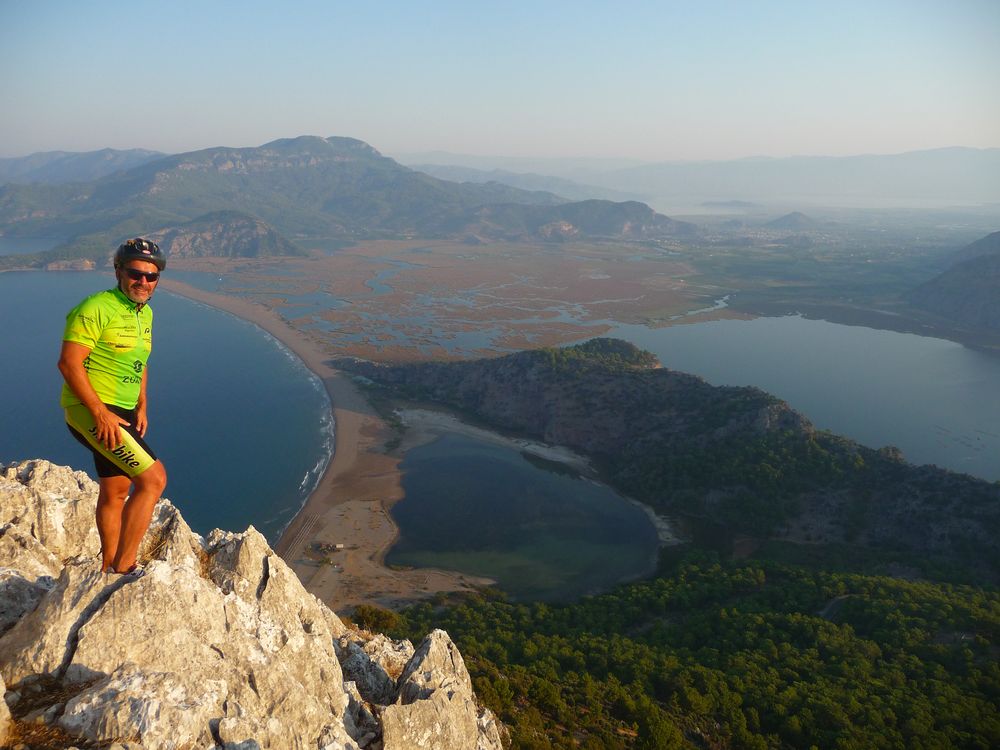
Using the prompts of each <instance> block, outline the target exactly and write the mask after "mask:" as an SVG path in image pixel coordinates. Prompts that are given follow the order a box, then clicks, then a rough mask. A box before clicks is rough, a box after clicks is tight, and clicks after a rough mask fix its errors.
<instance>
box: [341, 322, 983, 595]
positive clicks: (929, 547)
mask: <svg viewBox="0 0 1000 750" xmlns="http://www.w3.org/2000/svg"><path fill="white" fill-rule="evenodd" d="M342 366H343V367H344V368H345V369H347V370H350V371H353V372H355V373H358V374H360V375H363V376H365V377H366V378H368V379H369V380H370V381H373V382H374V383H376V384H379V385H380V386H381V387H383V388H385V389H387V390H388V392H389V393H390V394H391V395H392V396H395V397H401V398H408V399H415V400H421V401H430V402H434V403H439V404H444V405H447V406H450V407H452V408H455V409H458V410H460V411H462V412H464V413H465V414H468V415H471V416H473V417H474V418H476V419H479V420H481V421H484V422H486V423H488V424H489V425H491V426H493V427H496V428H500V429H503V430H508V431H511V432H515V433H517V434H520V435H524V436H527V437H530V438H534V439H540V440H544V441H546V442H550V443H556V444H559V445H565V446H567V447H570V448H573V449H574V450H576V451H578V452H581V453H584V454H586V455H588V456H589V457H591V458H592V459H593V461H594V462H595V464H596V465H597V466H599V467H600V468H601V469H602V472H603V473H604V475H605V476H606V478H607V479H608V480H609V481H610V482H611V483H613V484H614V485H615V486H617V487H618V488H619V489H620V490H622V491H624V492H625V493H627V494H630V495H632V496H633V497H636V498H637V499H641V500H643V501H645V502H647V503H648V504H650V505H651V506H652V507H653V508H655V509H657V510H659V511H661V512H667V513H686V514H690V515H693V516H697V517H701V518H706V519H709V520H711V521H713V522H716V523H720V524H723V525H725V526H727V527H729V528H732V529H735V530H739V531H744V532H750V533H752V534H758V535H771V536H776V537H781V538H787V539H791V540H794V541H808V542H838V543H839V542H851V543H855V544H863V545H866V546H870V547H876V548H879V549H881V550H897V551H899V552H900V553H901V554H904V555H906V554H910V555H912V554H920V555H926V556H935V557H938V558H940V559H941V560H942V561H945V562H949V564H950V563H951V562H959V563H960V564H962V565H966V566H970V568H971V569H975V570H977V571H978V573H977V575H981V576H985V577H987V578H990V579H996V578H998V571H1000V553H998V550H997V547H996V544H995V538H996V534H997V533H998V532H1000V484H998V483H992V484H991V483H988V482H984V481H981V480H977V479H974V478H972V477H969V476H966V475H962V474H955V473H952V472H948V471H944V470H942V469H938V468H936V467H933V466H923V467H916V466H911V465H909V464H907V463H906V462H905V461H903V459H902V457H901V456H900V455H899V454H898V451H896V450H895V449H892V448H884V449H881V450H873V449H871V448H867V447H865V446H862V445H859V444H857V443H855V442H853V441H850V440H847V439H845V438H841V437H838V436H836V435H833V434H830V433H826V432H821V431H818V430H816V429H814V428H813V426H812V425H811V424H810V423H809V422H808V420H806V419H805V418H804V417H803V416H802V415H801V414H799V413H798V412H796V411H794V410H793V409H792V408H791V407H789V406H788V404H786V403H785V402H783V401H781V400H779V399H777V398H775V397H774V396H771V395H770V394H767V393H765V392H763V391H761V390H759V389H756V388H731V387H715V386H712V385H709V384H708V383H706V382H705V381H704V380H702V379H701V378H699V377H696V376H694V375H688V374H685V373H680V372H675V371H672V370H669V369H666V368H663V367H660V366H659V365H658V363H657V362H656V360H655V358H654V357H653V355H651V354H649V353H648V352H643V351H641V350H639V349H637V348H636V347H634V346H632V345H631V344H628V343H626V342H623V341H615V340H610V339H595V340H594V341H590V342H587V343H586V344H582V345H579V346H575V347H570V348H566V349H542V350H536V351H528V352H520V353H517V354H513V355H510V356H507V357H502V358H498V359H488V360H477V361H471V362H456V363H433V362H428V363H419V364H410V365H398V366H391V365H376V364H372V363H366V362H343V363H342Z"/></svg>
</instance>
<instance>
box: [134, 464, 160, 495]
mask: <svg viewBox="0 0 1000 750" xmlns="http://www.w3.org/2000/svg"><path fill="white" fill-rule="evenodd" d="M132 481H133V482H134V483H135V486H136V488H137V489H143V490H151V491H154V492H156V494H157V496H159V495H160V494H162V492H163V490H164V489H166V486H167V470H166V469H165V468H164V467H163V462H162V461H157V462H156V463H154V464H153V465H152V466H150V467H149V468H148V469H146V470H145V471H144V472H142V473H141V474H138V475H137V476H135V477H133V478H132Z"/></svg>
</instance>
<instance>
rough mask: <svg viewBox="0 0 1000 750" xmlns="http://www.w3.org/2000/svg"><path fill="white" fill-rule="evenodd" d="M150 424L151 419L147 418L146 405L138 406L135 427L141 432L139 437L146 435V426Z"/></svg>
mask: <svg viewBox="0 0 1000 750" xmlns="http://www.w3.org/2000/svg"><path fill="white" fill-rule="evenodd" d="M126 424H127V423H126ZM148 426H149V420H147V419H146V407H145V406H137V407H136V410H135V429H136V432H138V433H139V437H146V428H147V427H148Z"/></svg>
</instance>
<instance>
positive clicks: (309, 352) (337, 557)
mask: <svg viewBox="0 0 1000 750" xmlns="http://www.w3.org/2000/svg"><path fill="white" fill-rule="evenodd" d="M164 282H165V283H164V289H165V291H167V292H169V293H171V294H177V295H179V296H181V297H186V298H188V299H191V300H194V301H196V302H200V303H202V304H205V305H208V306H210V307H214V308H217V309H219V310H223V311H225V312H228V313H230V314H232V315H235V316H236V317H238V318H241V319H243V320H246V321H248V322H250V323H253V324H254V325H256V326H258V327H259V328H261V330H263V331H265V332H266V333H268V334H270V335H271V336H273V337H274V338H275V339H277V340H278V341H279V342H281V344H282V345H283V346H285V347H286V348H287V349H288V350H289V351H290V352H291V353H292V354H294V355H295V356H296V357H298V358H299V360H300V361H301V362H302V364H303V365H304V366H305V367H306V369H307V370H309V371H310V372H311V373H312V374H313V375H315V376H316V377H317V378H319V380H320V382H321V383H322V384H323V387H324V389H325V390H326V393H327V397H328V398H329V400H330V405H331V409H332V413H333V420H334V447H333V453H332V455H331V458H330V460H329V462H328V463H327V466H326V468H325V469H324V471H323V473H322V475H321V476H320V477H319V480H318V481H317V483H316V485H315V487H314V488H313V490H312V492H311V493H310V494H309V496H308V497H307V498H306V500H305V502H304V503H303V505H302V507H301V508H300V509H299V510H298V512H297V513H296V515H295V516H294V517H293V518H292V520H291V521H290V522H289V524H288V525H287V526H286V527H285V529H284V530H283V532H282V534H281V537H280V539H279V540H278V542H277V543H276V544H275V547H274V549H275V552H276V553H277V554H278V555H280V556H281V557H282V559H284V560H285V562H286V563H287V564H288V565H289V566H290V567H291V568H292V570H294V571H295V573H296V575H298V577H299V579H300V580H301V581H302V584H303V586H305V588H306V590H308V591H309V592H310V593H312V594H313V595H315V596H316V597H318V598H319V599H321V600H322V601H323V602H324V603H325V604H327V605H328V606H330V607H331V609H333V610H334V611H343V610H344V609H345V608H352V607H354V606H357V605H359V604H370V603H374V604H378V605H380V606H390V607H391V606H398V605H400V604H403V603H407V602H414V601H418V600H420V599H425V598H428V597H430V596H433V595H434V594H437V593H445V592H454V591H473V590H477V589H479V588H481V587H483V586H485V585H489V584H490V583H492V581H489V580H488V579H482V578H476V577H475V576H469V575H465V574H462V573H458V572H454V571H444V570H436V569H419V570H392V569H389V568H387V567H385V565H384V558H385V555H386V553H387V552H388V550H389V549H390V548H391V547H392V545H393V544H394V543H395V541H396V540H397V538H398V536H399V529H398V527H397V526H396V524H395V522H394V521H393V520H392V517H391V515H390V514H389V509H390V508H391V507H392V505H393V504H395V503H396V502H398V501H399V500H401V499H402V497H403V489H402V484H401V481H400V472H399V462H400V459H399V458H397V457H393V456H390V455H387V454H386V453H385V451H384V450H382V446H383V445H384V443H385V441H386V440H387V439H388V438H389V437H390V430H389V427H388V426H387V425H386V424H385V423H384V421H383V420H382V419H381V418H380V417H379V416H378V414H377V413H376V412H375V410H374V409H373V408H372V407H371V405H370V404H369V403H368V401H367V400H366V399H365V397H364V396H363V395H362V394H361V392H360V391H359V390H358V388H357V386H356V385H355V384H354V382H353V381H352V380H351V378H350V377H349V376H348V375H346V374H344V373H342V372H340V371H339V370H337V369H335V368H334V367H332V366H331V365H330V364H329V360H330V359H332V358H333V357H334V356H337V353H334V352H331V351H328V350H327V348H326V347H325V346H324V345H323V344H321V343H319V342H317V341H315V340H313V339H311V338H310V337H309V336H308V335H307V334H306V333H303V332H302V331H299V330H297V329H295V328H293V327H292V326H291V325H290V324H289V323H288V322H287V321H285V320H284V319H283V318H282V317H281V316H280V315H278V313H276V312H275V311H273V310H271V309H269V308H267V307H265V306H263V305H260V304H258V303H255V302H251V301H249V300H245V299H241V298H239V297H234V296H229V295H224V294H219V293H216V292H207V291H204V290H202V289H198V288H197V287H194V286H192V285H190V284H186V283H184V282H181V281H177V280H175V279H166V278H165V279H164ZM317 545H326V546H327V547H328V548H329V549H330V550H333V551H332V553H331V554H328V555H327V554H317V553H316V548H317ZM338 545H342V548H341V549H337V546H338Z"/></svg>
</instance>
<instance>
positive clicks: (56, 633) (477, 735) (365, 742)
mask: <svg viewBox="0 0 1000 750" xmlns="http://www.w3.org/2000/svg"><path fill="white" fill-rule="evenodd" d="M95 503H96V485H94V483H93V482H90V480H89V479H87V478H86V476H85V475H83V474H81V473H80V472H73V471H72V470H70V469H67V468H65V467H57V466H53V465H51V464H49V463H48V462H45V461H28V462H24V463H21V464H18V465H16V466H12V467H7V468H5V469H2V470H0V512H2V515H0V522H2V524H3V525H2V526H0V594H3V597H4V598H3V601H2V604H0V677H2V679H3V681H4V682H2V683H0V685H3V684H6V685H10V686H13V688H14V689H15V690H16V691H18V692H20V693H22V694H24V695H30V696H32V700H31V701H27V700H23V701H18V702H16V703H13V710H14V715H15V716H16V717H17V718H22V719H23V718H27V717H25V716H22V715H21V714H20V713H18V706H20V705H24V706H26V709H25V713H27V712H28V711H29V709H28V708H27V707H28V706H30V707H31V708H30V716H31V718H32V720H37V721H40V722H42V723H46V724H50V725H53V726H56V727H58V728H60V729H62V730H63V731H65V732H67V733H68V734H69V735H70V736H71V737H75V738H78V739H79V744H81V745H87V746H91V745H100V746H108V747H115V746H116V745H117V746H119V747H128V748H129V750H172V749H173V748H182V747H185V748H186V747H205V748H210V747H212V748H223V749H224V750H250V749H251V748H257V750H260V749H261V748H276V749H281V750H284V748H303V749H304V748H310V750H311V749H312V748H323V749H325V750H363V749H365V748H372V749H373V750H374V748H379V747H382V748H384V749H385V750H401V749H402V748H406V749H407V750H410V749H411V748H418V747H438V748H447V750H460V749H461V748H466V747H468V748H477V750H479V749H480V748H481V749H482V750H494V748H499V744H497V745H493V744H491V743H492V740H491V739H490V738H491V737H493V736H494V735H496V726H495V720H494V719H492V718H491V715H489V716H486V715H485V714H483V713H482V712H480V711H478V709H477V708H476V705H475V700H474V696H473V694H472V687H471V683H470V681H469V675H468V672H467V671H466V670H465V665H464V663H463V662H462V659H461V655H460V654H458V651H457V649H456V648H455V647H454V644H452V643H451V641H450V639H448V637H447V634H445V633H443V632H441V631H436V632H435V634H433V635H432V636H431V637H429V638H428V639H427V640H426V641H425V642H424V644H423V645H422V646H421V649H419V650H418V651H417V652H416V653H414V650H413V646H412V644H410V643H408V642H406V641H403V642H401V643H394V642H392V641H390V640H389V639H387V638H385V637H384V636H378V635H376V636H374V637H372V636H371V635H370V634H361V633H356V632H354V631H351V630H349V629H348V628H346V627H345V625H344V624H343V622H341V621H340V619H339V618H338V617H337V616H336V615H335V614H334V613H332V612H331V611H330V610H329V609H328V608H327V607H326V606H325V605H323V604H322V602H320V601H319V600H317V599H316V598H315V597H314V596H312V595H311V594H309V593H308V592H306V591H305V589H304V588H303V587H302V584H301V582H300V581H299V580H298V578H297V577H296V576H295V574H294V573H293V572H292V571H291V569H290V568H289V567H288V566H287V565H286V564H285V563H284V561H283V560H281V558H279V557H278V556H277V555H275V553H274V552H273V551H272V550H271V548H270V547H269V546H268V545H267V542H266V540H265V539H264V537H262V536H261V535H260V534H259V533H258V532H257V531H256V530H254V529H253V528H250V529H248V530H247V531H246V532H244V533H242V534H233V533H230V532H222V531H215V532H213V533H212V534H210V535H209V538H208V540H207V541H206V540H204V539H202V538H201V537H199V536H198V535H197V534H194V533H193V532H192V531H191V530H190V528H189V527H188V526H187V524H186V523H185V522H184V519H183V518H182V517H181V514H180V513H179V512H178V511H177V509H176V508H174V507H173V506H172V505H171V504H170V503H169V502H167V501H161V502H160V503H159V504H158V505H157V507H156V510H155V513H154V518H153V522H152V524H151V526H150V530H149V532H148V533H147V535H146V538H145V539H144V541H143V544H142V547H141V549H140V555H139V557H140V560H141V561H143V562H144V563H145V574H144V575H142V576H140V577H132V576H119V575H115V574H103V573H101V572H100V571H99V541H98V539H97V536H96V531H95V530H94V505H95ZM341 658H343V659H344V663H345V665H348V667H347V668H348V669H349V670H350V672H351V674H350V675H348V677H351V675H353V674H354V673H355V671H356V672H357V674H359V675H361V676H362V677H364V678H365V688H364V689H363V690H360V691H359V688H358V687H356V686H355V685H354V683H353V682H352V681H348V682H346V684H345V675H344V673H343V671H342V668H341V662H340V659H341ZM404 667H405V668H404ZM397 677H402V678H403V679H402V680H401V681H399V683H398V684H399V685H400V686H401V687H402V689H401V690H397V679H396V678H397ZM53 686H54V687H55V688H56V689H55V690H53V691H52V694H53V695H58V696H60V697H58V698H54V699H53V702H52V703H50V704H47V705H46V704H41V705H40V704H39V702H38V700H37V698H38V696H40V695H45V694H46V693H47V692H48V691H49V690H50V688H52V687H53ZM397 693H399V695H400V697H399V699H398V700H397ZM392 702H395V704H394V705H392V706H390V707H389V708H386V709H385V710H383V709H382V708H381V706H380V703H392ZM5 707H6V706H5ZM484 716H485V718H484ZM491 722H492V723H491ZM3 726H4V724H3V716H0V729H2V727H3ZM428 743H429V744H428Z"/></svg>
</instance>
